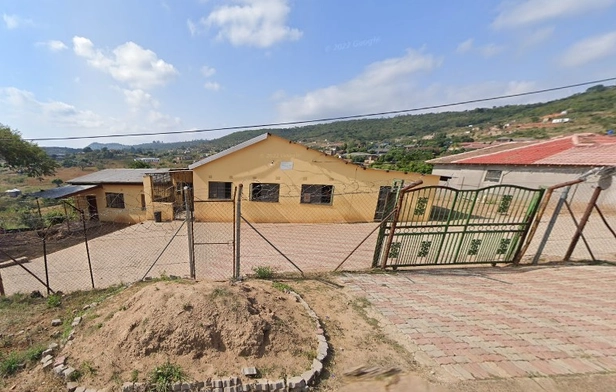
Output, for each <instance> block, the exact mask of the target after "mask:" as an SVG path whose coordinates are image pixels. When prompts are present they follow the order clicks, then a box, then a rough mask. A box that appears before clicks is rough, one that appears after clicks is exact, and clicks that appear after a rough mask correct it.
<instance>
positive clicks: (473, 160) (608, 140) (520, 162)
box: [428, 134, 616, 193]
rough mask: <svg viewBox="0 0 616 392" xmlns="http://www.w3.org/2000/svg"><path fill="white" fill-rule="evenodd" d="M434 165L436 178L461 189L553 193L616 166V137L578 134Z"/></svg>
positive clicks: (443, 160) (516, 144)
mask: <svg viewBox="0 0 616 392" xmlns="http://www.w3.org/2000/svg"><path fill="white" fill-rule="evenodd" d="M428 163H431V164H432V165H434V168H433V169H432V174H434V175H438V176H442V177H447V178H449V180H448V181H447V185H449V186H451V187H454V188H458V189H477V188H482V187H486V186H490V185H497V184H512V185H521V186H526V187H530V188H539V187H547V186H551V185H555V184H559V183H563V182H566V181H569V180H573V179H576V178H578V177H579V176H580V175H581V174H583V173H585V172H587V171H588V170H590V169H591V168H593V167H600V166H616V136H609V135H595V134H577V135H573V136H566V137H559V138H554V139H550V140H543V141H517V142H516V141H514V142H509V143H502V144H497V145H493V146H490V147H486V148H482V149H479V150H475V151H469V152H464V153H461V154H456V155H449V156H445V157H441V158H436V159H432V160H430V161H428ZM613 188H616V187H613ZM609 191H610V192H615V191H614V189H610V190H609ZM615 193H616V192H615Z"/></svg>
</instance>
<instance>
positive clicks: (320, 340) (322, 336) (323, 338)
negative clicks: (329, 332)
mask: <svg viewBox="0 0 616 392" xmlns="http://www.w3.org/2000/svg"><path fill="white" fill-rule="evenodd" d="M317 340H318V341H319V342H325V343H327V339H325V335H323V334H322V333H321V334H317Z"/></svg>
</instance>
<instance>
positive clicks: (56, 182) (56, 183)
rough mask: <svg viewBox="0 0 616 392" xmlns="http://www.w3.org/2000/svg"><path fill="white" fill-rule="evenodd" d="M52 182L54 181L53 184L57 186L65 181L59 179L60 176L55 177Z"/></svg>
mask: <svg viewBox="0 0 616 392" xmlns="http://www.w3.org/2000/svg"><path fill="white" fill-rule="evenodd" d="M51 183H52V184H55V185H56V186H60V185H62V184H63V183H64V181H62V180H61V179H59V178H54V179H53V180H52V181H51Z"/></svg>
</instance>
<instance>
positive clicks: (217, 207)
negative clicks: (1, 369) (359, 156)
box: [0, 176, 616, 295]
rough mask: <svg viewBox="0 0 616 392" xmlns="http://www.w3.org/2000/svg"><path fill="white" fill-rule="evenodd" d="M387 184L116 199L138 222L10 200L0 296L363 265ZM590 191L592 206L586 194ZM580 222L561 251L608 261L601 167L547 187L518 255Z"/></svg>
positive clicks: (559, 244) (529, 256)
mask: <svg viewBox="0 0 616 392" xmlns="http://www.w3.org/2000/svg"><path fill="white" fill-rule="evenodd" d="M610 178H611V176H610ZM600 185H602V186H603V188H602V189H601V192H597V188H598V187H600ZM608 185H609V184H608ZM391 189H392V187H388V186H383V185H378V186H374V187H373V188H372V189H365V190H359V189H333V188H327V187H326V186H320V185H314V186H312V187H311V188H305V189H304V188H302V189H297V190H294V191H293V190H290V189H287V190H283V189H280V188H279V189H274V188H273V187H268V186H261V187H255V188H253V187H249V189H243V190H239V191H236V193H235V194H231V195H230V196H229V197H228V198H226V199H224V200H194V203H192V202H191V203H190V204H191V206H190V208H189V209H188V210H189V211H193V210H194V211H193V212H194V215H193V212H191V213H190V214H186V215H182V216H180V215H177V214H174V215H173V216H172V218H173V219H167V220H166V221H157V220H156V219H153V218H152V214H150V212H151V211H150V212H148V213H147V214H146V213H145V212H144V208H138V207H135V208H133V207H130V208H126V207H127V206H130V205H135V204H136V205H140V204H141V200H138V201H137V200H135V201H131V200H124V202H125V205H124V207H125V208H124V211H123V212H124V214H123V216H126V215H127V214H128V215H132V216H136V217H139V222H138V223H126V220H125V219H123V218H122V217H121V216H120V215H119V214H118V213H117V212H115V211H111V212H109V211H98V212H97V213H96V214H91V211H84V210H83V208H80V207H82V206H80V205H79V204H78V203H75V202H74V201H72V200H64V201H61V202H52V201H45V200H42V199H39V200H38V201H37V200H34V199H27V198H23V199H18V200H13V201H11V208H4V209H3V211H2V212H3V213H2V214H0V279H1V280H0V288H2V289H3V291H4V294H6V295H10V294H13V293H16V292H31V291H35V290H38V291H40V292H42V293H46V292H49V293H51V292H54V291H63V292H69V291H76V290H86V289H91V288H92V287H95V288H102V287H107V286H110V285H114V284H119V283H131V282H135V281H139V280H142V279H144V278H148V277H149V278H155V277H161V276H182V277H186V276H194V277H195V278H197V279H211V280H228V279H232V278H234V277H237V276H240V275H242V276H245V275H250V274H255V273H256V272H258V271H259V270H263V269H266V270H267V269H269V270H271V271H275V272H279V273H286V272H296V273H303V274H305V273H313V272H331V271H336V270H347V271H348V270H352V271H358V270H365V269H369V268H371V267H372V265H373V260H374V255H375V249H376V243H377V237H378V235H379V231H380V229H381V227H382V225H383V224H384V222H383V220H387V219H389V218H388V216H384V215H383V211H385V204H387V202H386V197H385V196H387V195H388V192H390V191H391ZM593 195H598V197H597V200H596V206H594V205H593V204H589V202H591V201H592V199H593ZM135 197H138V195H137V196H135ZM561 199H562V201H561V202H560V204H561V207H562V208H561V209H560V210H558V205H559V200H561ZM589 205H590V206H591V207H592V208H591V209H590V212H591V213H590V215H589V216H588V219H587V220H586V219H584V213H585V212H586V211H588V210H589ZM193 216H194V219H193ZM154 217H155V215H154ZM193 220H194V222H193ZM582 221H586V224H585V227H584V230H583V231H582V235H581V236H580V240H579V242H578V243H577V245H576V246H575V247H574V248H572V249H573V251H572V254H571V259H572V260H593V259H595V260H606V261H614V262H616V234H615V233H614V229H616V186H608V187H605V181H604V183H603V184H601V183H600V177H599V176H593V177H589V178H588V179H587V180H586V181H584V182H580V183H578V184H575V185H572V186H570V187H562V188H558V189H556V190H555V191H554V193H553V194H552V197H551V198H550V199H549V202H548V203H547V205H546V209H545V213H544V214H543V215H542V216H541V217H540V219H539V221H538V226H537V230H536V233H535V235H534V236H533V237H532V238H531V239H530V240H529V248H528V250H527V251H526V253H525V257H524V259H523V260H522V262H525V263H529V262H532V261H533V259H536V261H537V262H548V261H558V260H563V258H564V257H565V255H566V253H567V249H568V248H569V247H570V244H571V242H572V239H573V238H574V237H575V235H576V231H577V230H578V227H579V225H580V223H581V222H582ZM582 223H583V222H582ZM548 228H549V229H548ZM546 233H547V234H546ZM191 262H194V264H192V265H191ZM193 271H194V274H193ZM47 286H48V288H49V290H48V288H47Z"/></svg>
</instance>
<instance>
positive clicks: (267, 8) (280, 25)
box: [188, 0, 303, 48]
mask: <svg viewBox="0 0 616 392" xmlns="http://www.w3.org/2000/svg"><path fill="white" fill-rule="evenodd" d="M235 2H236V3H238V4H236V5H227V6H222V7H218V8H216V9H215V10H214V11H212V12H211V13H210V14H209V15H208V16H207V17H206V18H201V20H200V21H199V25H200V26H199V27H202V28H216V29H218V34H217V35H216V38H217V39H219V40H228V41H229V42H230V43H231V44H232V45H234V46H242V45H246V46H256V47H260V48H266V47H270V46H272V45H274V44H276V43H278V42H282V41H296V40H298V39H300V38H301V36H302V34H303V33H302V32H301V31H300V30H298V29H296V28H291V27H289V26H287V18H288V15H289V12H290V11H291V7H289V5H288V0H235ZM188 22H189V23H188V28H189V30H190V31H191V34H192V35H195V34H196V33H197V32H198V26H196V25H195V24H194V23H192V22H191V21H190V20H189V21H188Z"/></svg>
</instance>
